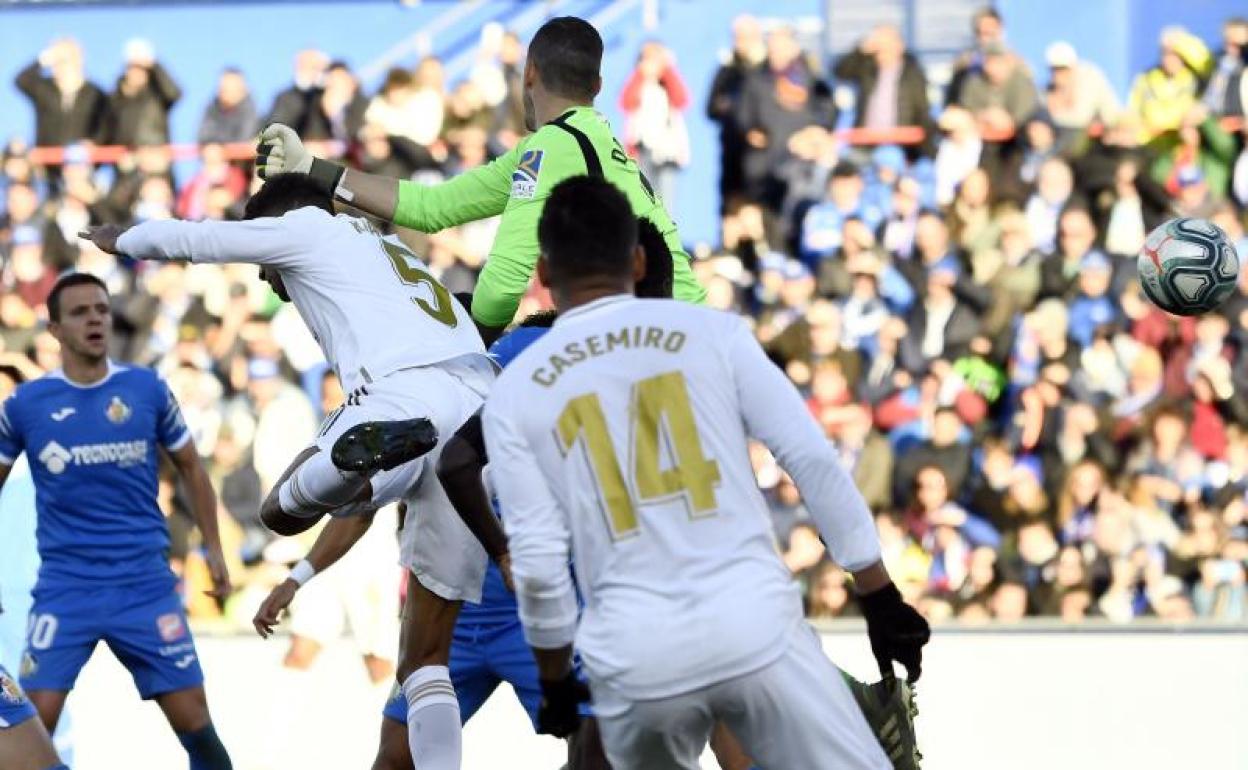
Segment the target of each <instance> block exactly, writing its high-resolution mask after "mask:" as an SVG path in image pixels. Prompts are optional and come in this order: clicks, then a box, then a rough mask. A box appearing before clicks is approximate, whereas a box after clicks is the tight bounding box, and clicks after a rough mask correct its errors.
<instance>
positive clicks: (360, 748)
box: [71, 626, 1248, 770]
mask: <svg viewBox="0 0 1248 770" xmlns="http://www.w3.org/2000/svg"><path fill="white" fill-rule="evenodd" d="M824 639H825V646H826V649H827V650H828V653H829V654H830V655H831V656H832V657H833V659H834V660H836V661H838V663H840V664H841V665H842V666H843V667H845V668H846V669H848V670H849V671H850V672H851V673H854V674H855V675H857V676H859V677H867V676H870V675H872V674H873V668H874V666H873V664H872V663H871V658H870V652H869V650H868V647H867V643H866V637H865V634H864V633H863V632H862V631H861V630H860V629H859V628H858V627H854V626H850V627H849V628H845V627H838V628H837V629H836V630H833V631H830V632H828V633H825V636H824ZM199 645H200V652H201V655H202V658H203V662H204V667H205V669H206V671H207V672H208V677H209V697H210V700H211V704H212V708H213V712H214V715H215V718H216V722H217V725H218V729H219V732H220V733H221V735H222V737H223V739H224V740H225V742H226V744H227V746H228V747H229V748H230V750H231V753H232V754H233V757H234V766H235V768H237V770H266V769H267V768H277V767H282V768H286V767H291V768H300V770H318V769H320V768H324V769H325V770H331V769H332V770H344V769H347V768H352V769H354V768H367V767H368V766H369V763H370V761H371V757H372V754H373V751H374V748H375V745H376V731H377V725H378V721H379V719H380V717H379V715H378V711H379V704H377V703H376V702H375V698H376V697H377V696H376V694H375V693H372V692H370V690H369V689H368V687H367V686H366V684H365V680H364V674H363V669H362V667H361V666H360V665H359V663H358V659H357V658H356V657H355V655H354V653H353V652H352V651H351V649H350V647H349V646H347V645H346V644H344V645H342V646H340V647H336V648H332V649H330V650H328V651H327V652H326V654H325V657H324V659H323V660H322V661H321V663H320V665H319V667H318V669H316V670H315V672H314V677H315V679H314V680H313V681H310V682H308V683H307V687H306V689H305V692H306V695H304V696H303V697H299V696H292V695H288V694H287V693H288V692H289V688H290V687H291V686H292V685H291V683H290V682H287V681H286V680H284V679H283V678H282V676H281V674H280V670H279V667H278V661H279V660H280V657H281V654H282V652H283V650H284V647H285V642H284V641H283V640H282V639H280V638H278V639H272V640H269V641H268V642H267V643H266V642H262V641H260V640H258V639H254V638H225V639H214V638H205V639H201V640H200V643H199ZM918 695H919V705H920V708H921V710H922V714H921V716H920V719H919V731H920V739H921V745H922V747H923V752H924V754H925V756H926V758H927V759H926V761H925V762H924V768H925V770H977V769H979V768H983V769H984V770H989V769H991V770H1001V769H1004V768H1008V769H1009V770H1032V769H1033V768H1034V769H1035V770H1040V769H1041V768H1062V770H1079V769H1080V768H1089V770H1091V769H1093V768H1095V770H1136V769H1139V770H1145V769H1150V770H1151V769H1152V768H1157V770H1175V768H1183V769H1184V770H1186V769H1188V768H1193V769H1200V770H1215V769H1217V770H1221V769H1224V768H1232V769H1234V768H1239V769H1248V737H1246V733H1245V729H1244V725H1245V719H1246V718H1248V631H1243V630H1241V631H1240V632H1239V633H1229V632H1221V633H1204V632H1198V633H1193V632H1186V633H1180V632H1175V631H1171V630H1165V629H1162V630H1157V631H1151V632H1130V633H1125V632H1115V631H1112V630H1111V631H1110V632H1106V633H1089V632H1079V633H1068V632H1052V633H1045V632H1035V631H1031V632H1008V633H985V632H962V631H953V630H938V631H937V633H936V635H935V637H934V639H933V641H932V643H931V645H930V646H929V647H928V650H927V657H926V664H925V666H924V674H923V679H922V681H921V682H920V683H919V687H918ZM71 704H72V706H73V708H74V709H75V712H74V725H75V743H76V748H77V751H76V760H77V761H76V765H75V770H111V769H112V768H118V767H126V768H127V769H128V770H168V769H169V768H177V767H183V766H184V763H185V760H184V759H183V758H182V755H181V748H180V747H179V746H178V744H177V742H176V741H175V740H174V738H173V736H172V734H170V733H169V732H168V730H167V728H165V727H164V725H163V721H162V719H161V717H160V714H159V712H158V711H157V709H156V708H155V707H154V706H151V705H150V704H142V703H141V702H140V701H139V700H138V697H137V695H136V694H135V692H134V689H133V686H132V685H131V684H130V683H129V680H128V677H127V675H126V673H125V671H124V670H122V669H121V668H120V666H118V664H117V663H116V662H115V661H114V660H113V659H112V658H111V656H110V655H108V654H107V651H106V650H104V649H103V648H101V649H100V650H98V651H97V653H96V656H95V658H94V659H92V661H91V663H90V664H88V666H87V668H86V669H85V670H84V672H83V675H82V677H81V678H80V680H79V688H78V690H77V691H76V692H75V693H74V695H73V696H72V699H71ZM283 720H286V721H290V722H293V723H294V724H295V725H298V727H297V733H296V738H297V741H298V744H299V747H296V749H295V750H294V751H293V752H292V749H291V748H290V747H289V746H285V745H282V742H281V741H275V739H274V738H273V735H274V733H280V732H282V730H281V728H280V724H281V722H282V721H283ZM561 764H562V763H561V747H560V744H558V743H557V742H555V741H554V740H552V739H549V738H539V737H536V736H534V735H533V734H532V732H531V730H530V728H529V726H528V721H527V719H526V718H525V717H524V715H523V713H522V712H521V711H520V709H519V706H518V705H517V704H516V701H515V699H514V698H512V696H511V693H510V692H500V693H497V694H496V695H495V697H494V698H493V699H492V700H491V702H490V703H488V704H487V705H486V707H485V709H483V711H482V712H481V713H480V714H479V715H478V716H477V718H476V719H474V720H473V722H472V723H470V724H469V725H468V728H467V730H466V733H465V762H464V768H465V770H478V769H479V770H486V769H487V768H488V769H489V770H496V769H497V768H508V770H527V769H528V768H534V770H551V769H552V768H556V767H559V766H560V765H561ZM704 767H707V768H713V767H715V765H714V763H713V762H712V761H710V760H708V761H707V762H706V763H705V764H704ZM785 770H789V769H787V768H786V769H785Z"/></svg>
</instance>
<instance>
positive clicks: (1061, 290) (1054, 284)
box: [1040, 208, 1096, 300]
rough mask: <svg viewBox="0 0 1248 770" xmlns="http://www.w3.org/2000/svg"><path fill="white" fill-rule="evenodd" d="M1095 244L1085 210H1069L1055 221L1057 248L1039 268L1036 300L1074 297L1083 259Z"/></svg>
mask: <svg viewBox="0 0 1248 770" xmlns="http://www.w3.org/2000/svg"><path fill="white" fill-rule="evenodd" d="M1095 243H1096V226H1095V225H1093V224H1092V217H1091V216H1090V215H1089V214H1088V212H1087V210H1086V209H1081V208H1071V209H1067V210H1066V211H1063V212H1062V214H1061V217H1059V218H1058V236H1057V249H1056V250H1055V251H1054V252H1053V253H1051V254H1049V255H1048V256H1046V257H1045V258H1044V262H1043V264H1042V265H1041V266H1040V298H1041V299H1044V298H1046V297H1058V298H1060V299H1064V300H1069V299H1073V298H1074V293H1075V284H1076V279H1077V278H1078V275H1079V269H1080V267H1081V266H1082V265H1083V260H1084V258H1085V257H1087V256H1088V254H1089V253H1090V252H1091V251H1092V248H1093V245H1094V244H1095Z"/></svg>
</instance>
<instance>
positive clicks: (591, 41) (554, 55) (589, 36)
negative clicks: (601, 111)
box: [529, 16, 602, 99]
mask: <svg viewBox="0 0 1248 770" xmlns="http://www.w3.org/2000/svg"><path fill="white" fill-rule="evenodd" d="M529 61H531V62H532V63H533V66H535V67H536V68H537V74H538V77H540V78H541V79H542V85H544V86H546V88H547V89H549V90H550V91H551V93H554V94H556V95H558V96H563V97H565V98H568V99H592V98H593V97H594V95H595V94H597V93H598V88H599V87H600V85H601V83H602V77H601V75H600V74H599V73H600V71H601V68H602V36H601V35H599V34H598V30H596V29H594V26H593V25H592V24H590V23H589V22H587V21H585V20H584V19H578V18H577V17H575V16H559V17H557V18H554V19H551V20H550V21H548V22H546V23H545V24H543V25H542V26H541V28H540V29H538V30H537V34H535V35H533V40H532V41H531V42H530V43H529Z"/></svg>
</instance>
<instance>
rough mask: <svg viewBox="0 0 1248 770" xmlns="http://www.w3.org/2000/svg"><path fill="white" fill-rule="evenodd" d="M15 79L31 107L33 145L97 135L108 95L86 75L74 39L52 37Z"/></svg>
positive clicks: (71, 140) (78, 48) (79, 51)
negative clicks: (33, 121) (33, 130)
mask: <svg viewBox="0 0 1248 770" xmlns="http://www.w3.org/2000/svg"><path fill="white" fill-rule="evenodd" d="M45 73H46V74H45ZM15 82H16V85H17V88H18V90H19V91H21V92H22V93H23V94H25V95H26V98H28V99H30V101H31V104H32V105H33V106H34V108H35V144H36V145H39V146H58V145H65V144H70V143H72V142H78V141H81V140H83V139H95V138H96V137H97V136H98V135H99V133H100V130H101V128H102V126H103V123H104V118H105V115H106V113H107V111H108V98H107V97H106V96H105V95H104V92H103V91H101V90H100V89H99V87H98V86H96V85H95V84H94V83H92V82H90V81H89V80H87V79H86V75H85V74H84V72H83V66H82V47H81V46H80V45H78V42H77V41H76V40H72V39H69V38H61V39H58V40H53V41H52V42H51V43H50V44H49V45H48V47H47V48H45V49H43V50H42V51H40V52H39V58H38V59H37V60H35V61H34V62H32V63H31V64H30V66H28V67H26V69H24V70H22V71H21V72H19V73H18V74H17V80H16V81H15Z"/></svg>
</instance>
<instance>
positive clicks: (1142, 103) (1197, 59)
mask: <svg viewBox="0 0 1248 770" xmlns="http://www.w3.org/2000/svg"><path fill="white" fill-rule="evenodd" d="M1211 66H1212V60H1211V58H1210V56H1209V50H1208V49H1207V48H1205V44H1204V43H1202V42H1201V41H1200V38H1197V37H1196V36H1195V35H1192V34H1191V33H1190V32H1187V31H1185V30H1183V29H1180V28H1176V27H1168V28H1166V29H1165V30H1162V33H1161V63H1160V64H1158V65H1157V66H1156V67H1153V68H1152V69H1150V70H1148V71H1147V72H1144V73H1141V74H1140V75H1139V76H1137V77H1136V79H1135V84H1134V85H1132V86H1131V96H1130V97H1129V99H1128V101H1127V109H1129V110H1130V111H1131V112H1133V113H1135V115H1136V117H1137V118H1138V119H1139V121H1140V126H1141V130H1140V136H1141V138H1142V139H1143V140H1144V141H1148V140H1150V139H1153V138H1155V137H1157V136H1159V135H1161V134H1163V133H1165V132H1166V131H1174V130H1176V129H1178V128H1179V126H1180V124H1181V123H1182V122H1183V117H1184V116H1185V115H1187V114H1188V113H1190V112H1191V109H1192V107H1193V106H1195V104H1196V102H1197V97H1198V94H1199V91H1200V79H1201V78H1202V77H1204V76H1205V75H1206V74H1208V72H1209V69H1210V67H1211Z"/></svg>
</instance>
